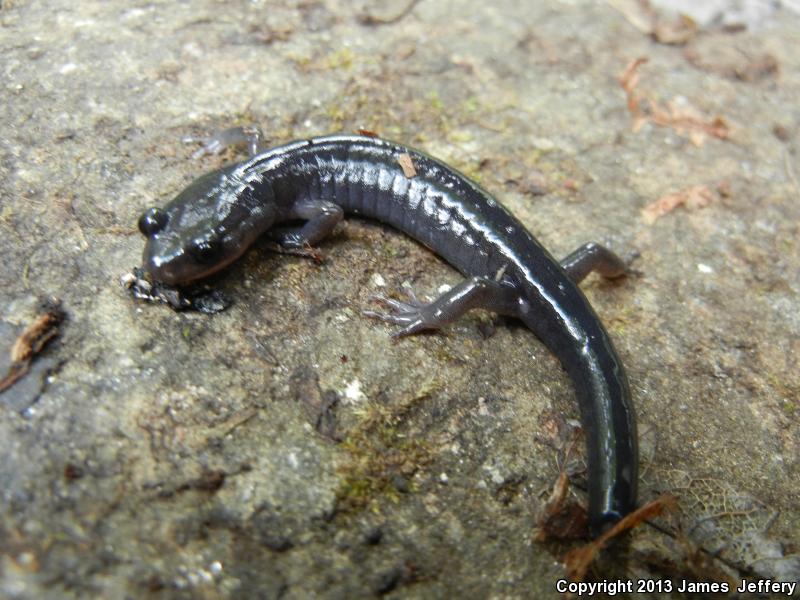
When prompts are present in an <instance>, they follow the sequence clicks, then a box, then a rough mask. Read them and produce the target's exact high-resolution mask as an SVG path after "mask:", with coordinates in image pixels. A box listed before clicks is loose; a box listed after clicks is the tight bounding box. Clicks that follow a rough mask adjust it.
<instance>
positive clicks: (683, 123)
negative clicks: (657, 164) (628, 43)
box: [619, 57, 730, 146]
mask: <svg viewBox="0 0 800 600" xmlns="http://www.w3.org/2000/svg"><path fill="white" fill-rule="evenodd" d="M647 60H648V59H647V58H644V57H640V58H637V59H634V60H632V61H631V62H630V63H628V66H627V67H625V70H624V71H623V72H622V74H621V75H620V76H619V84H620V85H621V86H622V89H623V90H625V95H626V96H627V99H628V112H630V113H631V117H632V118H633V131H639V130H640V129H641V128H642V126H644V124H645V123H647V122H650V123H653V124H654V125H659V126H660V127H669V128H671V129H674V130H675V131H676V132H677V133H678V134H679V135H683V136H686V137H688V138H689V139H690V140H691V141H692V143H693V144H694V145H695V146H702V145H703V142H705V139H706V137H709V136H711V137H716V138H719V139H721V140H726V139H728V138H729V137H730V127H728V124H727V123H726V122H725V120H724V119H723V118H722V117H714V118H713V119H711V120H708V119H705V118H704V117H703V115H702V114H700V112H699V111H698V110H697V109H695V108H694V107H692V106H689V105H688V104H685V103H681V102H678V101H677V100H671V101H670V102H668V103H667V105H666V107H662V106H660V105H659V104H658V102H656V101H655V100H653V99H652V98H651V97H650V96H649V95H648V94H646V93H643V92H640V91H639V90H637V89H636V88H637V85H638V83H639V73H638V69H639V67H640V66H641V65H643V64H644V63H646V62H647ZM645 104H646V105H647V109H646V110H645V109H644V107H643V106H644V105H645Z"/></svg>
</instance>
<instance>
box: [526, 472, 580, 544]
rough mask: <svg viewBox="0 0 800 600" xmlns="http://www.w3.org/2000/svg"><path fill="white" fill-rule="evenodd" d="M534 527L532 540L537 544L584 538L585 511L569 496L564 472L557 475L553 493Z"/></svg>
mask: <svg viewBox="0 0 800 600" xmlns="http://www.w3.org/2000/svg"><path fill="white" fill-rule="evenodd" d="M536 526H537V528H536V533H535V535H534V536H533V539H534V540H535V541H537V542H544V541H546V540H548V539H551V538H553V539H558V540H568V539H576V538H585V537H586V533H587V531H588V516H587V514H586V509H585V508H584V507H583V506H581V505H580V504H579V503H578V502H577V501H576V500H575V499H574V498H572V497H571V496H570V495H569V477H567V473H566V472H565V471H561V473H559V475H558V479H556V483H555V485H554V486H553V493H552V494H551V495H550V498H549V499H548V500H547V503H546V504H545V505H544V508H543V509H542V512H541V513H540V515H539V517H538V518H537V520H536Z"/></svg>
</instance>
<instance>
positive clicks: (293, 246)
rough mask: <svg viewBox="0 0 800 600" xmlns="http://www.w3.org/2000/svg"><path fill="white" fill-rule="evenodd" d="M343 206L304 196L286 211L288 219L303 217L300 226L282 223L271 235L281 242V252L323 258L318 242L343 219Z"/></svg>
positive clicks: (271, 231) (316, 258)
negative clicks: (289, 225) (317, 245)
mask: <svg viewBox="0 0 800 600" xmlns="http://www.w3.org/2000/svg"><path fill="white" fill-rule="evenodd" d="M343 216H344V211H343V210H342V208H341V207H340V206H339V205H337V204H334V203H333V202H328V201H325V200H312V199H309V198H301V199H299V200H297V201H296V202H295V203H294V205H293V206H292V209H291V211H290V212H289V213H288V214H287V215H286V218H287V219H288V220H295V219H303V220H305V223H304V224H303V225H302V226H300V227H278V228H275V229H272V230H270V231H269V236H270V237H271V238H272V239H273V240H275V241H276V242H277V245H278V248H277V250H278V251H279V252H283V253H286V254H297V255H299V256H307V257H310V258H313V259H315V260H318V261H319V260H321V259H322V254H321V253H320V251H319V250H318V249H317V248H314V244H316V243H318V242H319V241H320V240H322V239H324V238H326V237H327V236H328V235H329V234H330V233H331V232H332V231H333V230H334V228H335V227H336V225H337V224H338V223H339V221H341V220H342V217H343Z"/></svg>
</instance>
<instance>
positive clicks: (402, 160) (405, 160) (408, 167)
mask: <svg viewBox="0 0 800 600" xmlns="http://www.w3.org/2000/svg"><path fill="white" fill-rule="evenodd" d="M397 164H399V165H400V168H401V169H403V175H405V176H406V177H407V178H408V179H411V178H412V177H416V176H417V170H416V169H415V168H414V163H413V161H412V160H411V155H410V154H408V153H406V152H404V153H403V154H401V155H400V156H398V157H397Z"/></svg>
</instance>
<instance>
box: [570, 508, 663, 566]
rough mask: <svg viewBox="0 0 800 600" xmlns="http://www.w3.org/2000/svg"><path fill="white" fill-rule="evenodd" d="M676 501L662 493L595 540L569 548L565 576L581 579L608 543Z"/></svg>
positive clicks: (658, 513) (655, 515)
mask: <svg viewBox="0 0 800 600" xmlns="http://www.w3.org/2000/svg"><path fill="white" fill-rule="evenodd" d="M677 506H678V501H677V500H676V498H675V496H673V495H671V494H662V495H661V496H659V497H658V498H656V499H655V500H653V501H652V502H648V503H647V504H645V505H644V506H642V507H641V508H639V509H638V510H635V511H633V512H632V513H629V514H628V515H626V516H625V517H624V518H623V519H622V520H620V521H619V522H618V523H617V524H616V525H614V526H613V527H612V528H611V529H609V530H608V531H606V532H605V533H604V534H602V535H601V536H599V537H598V538H597V539H596V540H594V541H592V542H590V543H588V544H586V545H584V546H582V547H580V548H575V549H574V550H570V551H569V552H568V553H567V554H566V556H564V566H565V567H566V571H567V577H569V578H570V579H571V580H572V581H583V579H584V578H585V577H586V572H587V571H588V570H589V567H590V566H591V564H592V563H593V562H594V560H595V558H597V555H598V554H600V552H601V551H602V550H603V548H605V547H606V546H608V543H609V542H610V541H611V540H612V539H614V538H616V537H619V536H620V535H621V534H622V533H624V532H626V531H628V530H629V529H633V528H634V527H637V526H638V525H640V524H641V523H643V522H644V521H646V520H647V519H652V518H653V517H657V516H659V515H660V514H661V513H663V512H664V511H665V510H667V511H669V510H675V509H676V508H677Z"/></svg>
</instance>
